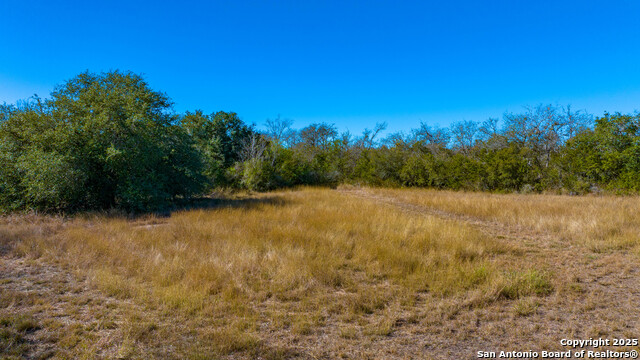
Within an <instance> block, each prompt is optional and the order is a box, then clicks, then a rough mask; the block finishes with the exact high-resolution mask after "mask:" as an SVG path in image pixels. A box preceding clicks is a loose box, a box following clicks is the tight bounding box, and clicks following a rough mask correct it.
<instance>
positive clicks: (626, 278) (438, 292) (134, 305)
mask: <svg viewBox="0 0 640 360" xmlns="http://www.w3.org/2000/svg"><path fill="white" fill-rule="evenodd" d="M204 205H206V206H201V207H199V208H194V209H186V210H181V211H176V212H174V213H172V214H170V216H164V217H161V216H146V217H142V218H134V219H129V218H126V217H122V216H117V215H110V214H94V215H84V216H75V217H71V218H65V217H51V216H36V215H24V216H17V215H16V216H8V217H4V218H0V246H1V248H0V250H1V257H0V277H1V278H0V290H1V294H0V349H1V350H2V356H3V357H8V358H60V359H66V358H87V359H92V358H121V359H138V358H163V359H164V358H176V359H178V358H180V359H182V358H187V359H210V358H222V359H252V358H260V359H285V358H305V359H307V358H308V359H317V358H322V359H334V358H355V359H383V358H398V359H409V358H420V359H467V358H475V355H476V352H477V351H496V350H497V351H499V350H505V351H506V350H524V351H526V350H567V348H565V347H562V346H560V344H559V341H560V339H563V338H578V339H582V338H586V339H588V338H590V337H594V338H595V337H606V338H614V337H616V338H620V337H625V338H637V337H639V335H640V331H639V328H640V323H639V322H638V316H637V314H638V307H639V305H638V304H640V281H639V280H638V275H639V273H638V268H639V264H640V235H639V233H640V199H638V198H637V197H606V196H602V197H595V196H592V197H568V196H552V195H492V194H484V193H464V192H441V191H432V190H404V189H403V190H397V189H370V188H351V187H343V188H340V189H337V190H330V189H314V188H303V189H299V190H296V191H280V192H272V193H267V194H236V195H227V196H220V197H219V198H218V199H212V200H211V201H208V202H207V203H206V204H204Z"/></svg>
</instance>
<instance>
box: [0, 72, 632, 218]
mask: <svg viewBox="0 0 640 360" xmlns="http://www.w3.org/2000/svg"><path fill="white" fill-rule="evenodd" d="M385 129H386V124H376V126H375V127H374V128H373V129H370V130H369V129H367V130H365V131H364V132H363V133H362V134H360V135H353V134H350V133H349V132H344V133H339V132H338V130H337V128H336V127H335V126H334V125H332V124H327V123H317V124H312V125H309V126H307V127H304V128H302V129H299V130H296V129H294V128H292V121H290V120H287V119H282V118H280V117H277V118H275V119H269V120H267V121H266V130H263V131H260V130H258V129H257V128H256V127H255V126H254V125H248V124H245V123H244V122H243V121H242V120H241V119H240V118H239V117H238V115H237V114H236V113H233V112H224V111H219V112H216V113H213V114H205V113H203V112H202V111H199V110H197V111H194V112H186V113H185V114H176V113H174V112H173V111H172V103H171V100H170V99H169V97H168V96H167V95H165V94H164V93H162V92H158V91H154V90H152V89H151V88H150V87H149V85H148V84H147V83H146V81H145V80H144V79H143V78H142V77H141V76H139V75H136V74H133V73H130V72H120V71H113V72H108V73H101V74H93V73H89V72H85V73H82V74H80V75H78V76H76V77H75V78H73V79H71V80H69V81H67V82H65V83H63V84H61V85H59V86H57V87H56V88H55V90H54V91H53V92H52V93H51V96H50V97H49V98H47V99H42V98H39V97H33V98H31V99H29V100H28V101H23V102H19V103H17V104H14V105H6V104H5V105H2V106H0V164H2V166H0V209H2V211H5V212H6V211H15V210H25V209H35V210H41V211H81V210H93V209H109V208H119V209H123V210H126V211H130V212H141V211H154V210H160V209H166V208H169V207H171V206H173V205H174V204H175V203H176V202H177V201H184V200H186V199H189V198H191V197H193V196H199V195H202V194H206V193H208V192H210V191H212V190H213V189H214V188H219V187H225V188H236V189H249V190H253V191H267V190H272V189H277V188H284V187H291V186H297V185H322V186H336V185H337V184H340V183H359V184H368V185H375V186H393V187H399V186H407V187H431V188H438V189H453V190H460V189H464V190H478V191H492V192H516V191H518V192H542V191H553V192H561V193H573V194H584V193H588V192H600V191H611V192H618V193H631V192H637V191H639V190H640V115H639V114H620V113H615V114H609V113H605V114H604V115H603V116H601V117H598V118H595V119H594V118H593V116H591V115H589V114H587V113H585V112H581V111H573V110H572V109H571V108H570V107H561V106H552V105H539V106H535V107H529V108H525V110H524V111H523V112H520V113H507V114H505V115H504V116H503V118H502V119H501V120H500V119H488V120H486V121H484V122H481V123H479V122H473V121H461V122H457V123H454V124H453V125H451V126H450V127H448V128H442V127H435V126H430V125H429V124H427V123H420V126H419V127H417V128H416V129H414V130H412V131H410V132H409V133H394V134H391V135H388V136H386V137H384V138H382V137H381V134H382V133H383V131H384V130H385Z"/></svg>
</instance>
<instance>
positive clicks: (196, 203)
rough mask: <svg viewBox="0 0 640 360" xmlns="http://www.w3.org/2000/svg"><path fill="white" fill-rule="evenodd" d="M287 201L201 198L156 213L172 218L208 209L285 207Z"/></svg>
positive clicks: (266, 198) (275, 196) (274, 198)
mask: <svg viewBox="0 0 640 360" xmlns="http://www.w3.org/2000/svg"><path fill="white" fill-rule="evenodd" d="M286 203H287V201H286V200H284V199H283V198H282V197H281V196H277V195H268V196H264V197H260V198H240V199H233V198H226V197H200V198H191V199H188V200H179V201H176V204H175V206H174V207H173V208H172V209H170V210H166V211H161V212H154V213H153V214H154V215H157V216H163V217H164V216H170V215H171V214H172V213H174V212H177V211H185V210H207V209H219V208H234V209H238V208H244V209H254V208H256V207H259V206H264V205H268V206H284V205H286Z"/></svg>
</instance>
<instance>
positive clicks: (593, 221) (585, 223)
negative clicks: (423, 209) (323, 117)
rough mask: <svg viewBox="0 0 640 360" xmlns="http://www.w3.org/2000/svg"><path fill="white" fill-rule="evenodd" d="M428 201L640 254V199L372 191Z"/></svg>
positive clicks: (417, 201)
mask: <svg viewBox="0 0 640 360" xmlns="http://www.w3.org/2000/svg"><path fill="white" fill-rule="evenodd" d="M369 191H372V193H374V194H378V195H383V196H392V197H394V198H396V199H399V200H401V201H403V202H406V203H409V204H415V205H423V206H427V207H431V208H435V209H440V210H444V211H447V212H450V213H454V214H463V215H468V216H472V217H476V218H480V219H483V220H488V221H497V222H501V223H504V224H507V225H516V226H521V227H524V228H529V229H533V230H535V231H538V232H544V233H552V234H554V235H557V236H559V237H561V239H562V240H567V241H569V243H572V244H580V245H585V246H587V247H588V248H589V249H591V250H593V251H594V252H605V251H609V250H620V249H633V250H634V251H636V252H638V254H640V233H639V232H638V228H640V198H639V197H637V196H631V197H622V196H567V195H540V194H489V193H477V192H454V191H437V190H425V189H369Z"/></svg>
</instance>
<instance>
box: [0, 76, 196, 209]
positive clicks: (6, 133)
mask: <svg viewBox="0 0 640 360" xmlns="http://www.w3.org/2000/svg"><path fill="white" fill-rule="evenodd" d="M170 109H171V102H170V101H169V99H168V97H167V96H166V95H164V94H163V93H160V92H155V91H153V90H151V89H150V88H149V86H148V85H147V83H146V82H145V81H144V80H143V79H142V78H141V77H140V76H138V75H135V74H132V73H123V72H119V71H114V72H109V73H102V74H92V73H89V72H85V73H82V74H80V75H78V76H76V77H75V78H73V79H71V80H69V81H67V82H65V83H64V84H62V85H60V86H58V87H57V88H56V89H55V90H54V92H53V93H52V94H51V98H50V99H48V100H41V99H39V98H34V99H32V100H31V101H30V102H27V103H25V104H23V105H22V106H20V107H18V108H15V109H14V110H12V111H10V112H9V113H8V115H6V112H5V115H3V117H4V118H5V120H3V121H2V123H1V125H0V138H1V140H2V141H1V142H2V145H1V146H0V158H2V159H3V160H4V161H5V164H6V165H7V166H6V169H5V170H4V171H2V172H1V173H0V179H1V180H0V183H2V184H3V185H2V186H3V188H4V189H3V190H6V191H3V195H2V198H1V199H0V201H1V202H2V206H3V207H4V208H5V209H16V208H36V209H43V210H77V209H87V208H91V209H101V208H109V207H119V208H123V209H126V210H129V211H146V210H156V209H161V208H163V207H166V206H168V205H170V204H171V202H172V200H173V199H175V198H176V197H187V196H190V195H192V194H194V193H197V192H199V191H200V184H201V177H200V174H199V173H200V159H199V157H198V156H197V153H195V150H194V148H193V146H192V144H191V141H190V138H189V137H187V136H186V133H184V131H183V130H182V129H181V128H180V127H178V126H177V125H175V120H176V118H175V116H173V115H172V114H171V113H170Z"/></svg>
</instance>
